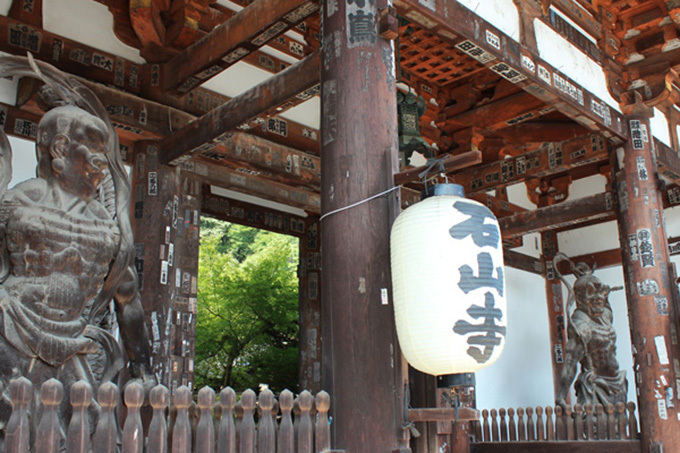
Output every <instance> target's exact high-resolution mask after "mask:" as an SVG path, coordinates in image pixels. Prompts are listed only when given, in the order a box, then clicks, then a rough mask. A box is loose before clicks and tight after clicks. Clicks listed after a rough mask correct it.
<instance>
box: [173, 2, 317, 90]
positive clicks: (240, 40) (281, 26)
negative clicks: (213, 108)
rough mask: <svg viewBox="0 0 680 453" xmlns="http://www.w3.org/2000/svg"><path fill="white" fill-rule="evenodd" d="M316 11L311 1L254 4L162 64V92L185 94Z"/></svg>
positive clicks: (314, 4)
mask: <svg viewBox="0 0 680 453" xmlns="http://www.w3.org/2000/svg"><path fill="white" fill-rule="evenodd" d="M318 9H319V4H318V2H317V1H313V0H309V1H304V2H300V0H256V1H255V2H253V3H251V4H250V5H249V6H247V7H246V8H244V9H243V10H241V11H240V12H239V13H238V14H236V15H234V16H232V17H231V18H230V19H229V20H227V21H226V22H225V23H224V24H222V25H220V26H219V27H217V28H215V29H214V30H213V31H212V32H210V34H208V35H206V36H204V37H203V38H201V39H200V40H198V41H197V42H196V43H194V44H193V45H191V46H189V47H188V48H186V49H185V50H184V51H182V52H181V53H179V54H177V55H176V56H175V57H173V58H172V59H171V60H170V61H168V62H167V63H165V64H164V65H163V89H164V91H173V92H175V93H178V94H184V93H186V92H188V91H189V90H191V89H192V88H194V87H195V86H196V85H199V84H200V83H203V82H205V81H206V80H208V79H210V78H211V77H213V76H215V75H216V74H219V73H220V72H221V71H222V70H224V69H226V68H228V67H229V66H231V65H232V64H234V63H236V62H237V61H238V60H240V59H241V58H243V57H244V56H245V55H247V54H248V53H250V52H251V51H253V50H255V49H257V48H259V47H261V46H263V45H264V44H266V43H267V42H268V41H270V40H271V39H273V38H275V37H276V36H278V35H280V34H282V33H283V32H285V31H286V30H288V29H289V28H291V27H293V26H294V25H295V24H297V23H298V22H300V21H302V20H303V19H304V18H306V17H307V16H309V15H310V14H312V13H314V12H316V11H317V10H318Z"/></svg>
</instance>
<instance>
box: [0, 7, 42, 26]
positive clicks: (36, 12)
mask: <svg viewBox="0 0 680 453" xmlns="http://www.w3.org/2000/svg"><path fill="white" fill-rule="evenodd" d="M7 15H8V16H9V17H11V18H12V19H17V20H20V21H22V22H26V23H28V24H31V25H32V26H34V27H38V28H42V26H43V17H42V16H43V0H14V1H12V6H11V7H10V9H9V12H8V13H7Z"/></svg>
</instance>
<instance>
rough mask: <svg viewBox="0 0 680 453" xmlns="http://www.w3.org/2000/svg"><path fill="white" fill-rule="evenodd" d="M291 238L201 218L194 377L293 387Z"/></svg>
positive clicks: (294, 251)
mask: <svg viewBox="0 0 680 453" xmlns="http://www.w3.org/2000/svg"><path fill="white" fill-rule="evenodd" d="M297 255H298V247H297V239H296V238H293V237H290V236H284V235H279V234H275V233H270V232H266V231H262V230H255V229H252V228H248V227H244V226H241V225H236V224H231V223H227V222H220V221H217V220H214V219H205V220H204V221H203V222H202V224H201V248H200V257H199V279H198V282H199V283H198V316H197V320H196V322H197V326H196V330H197V332H196V368H195V373H196V384H197V386H203V385H210V386H211V387H213V388H215V389H221V388H222V387H225V386H227V385H229V386H231V387H233V388H234V389H235V390H237V391H241V390H244V389H246V388H256V387H257V386H258V385H259V384H261V383H266V384H268V385H269V386H270V387H271V388H272V389H274V390H283V389H284V388H290V389H291V390H295V389H296V388H297V380H298V377H297V368H298V366H297V364H298V340H297V338H298V280H297V274H296V270H297Z"/></svg>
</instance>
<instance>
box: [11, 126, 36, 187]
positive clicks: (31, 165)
mask: <svg viewBox="0 0 680 453" xmlns="http://www.w3.org/2000/svg"><path fill="white" fill-rule="evenodd" d="M9 143H10V145H11V146H12V151H13V152H12V170H13V172H12V180H11V181H10V182H9V187H14V186H15V185H16V184H17V183H20V182H21V181H25V180H27V179H30V178H35V168H36V165H37V161H36V158H35V143H33V142H31V141H29V140H24V139H21V138H14V137H9Z"/></svg>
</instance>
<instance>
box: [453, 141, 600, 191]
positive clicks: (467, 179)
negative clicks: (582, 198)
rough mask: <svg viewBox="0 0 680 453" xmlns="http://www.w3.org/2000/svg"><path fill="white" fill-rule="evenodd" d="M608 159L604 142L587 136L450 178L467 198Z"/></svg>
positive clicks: (551, 144) (547, 146)
mask: <svg viewBox="0 0 680 453" xmlns="http://www.w3.org/2000/svg"><path fill="white" fill-rule="evenodd" d="M608 159H609V156H608V151H607V147H606V146H605V140H604V138H603V137H602V136H600V135H598V134H588V135H583V136H581V137H578V138H575V139H572V140H567V141H564V142H557V143H550V144H548V145H546V146H543V147H541V148H539V149H537V150H535V151H531V152H528V153H525V154H522V155H519V156H516V157H511V158H508V159H502V160H500V161H497V162H494V163H491V164H487V165H483V166H479V167H474V168H471V169H468V170H465V171H461V172H457V173H454V174H453V178H454V180H455V182H456V183H458V184H461V185H462V186H463V187H464V188H465V193H466V194H468V195H471V194H475V193H478V192H486V191H488V190H492V189H498V188H502V187H505V186H507V185H510V184H514V183H517V182H520V181H524V180H525V179H528V178H541V177H546V176H550V175H555V174H558V173H563V172H566V171H569V170H570V169H573V168H576V167H579V166H583V165H587V164H591V163H594V162H602V161H607V160H608Z"/></svg>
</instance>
